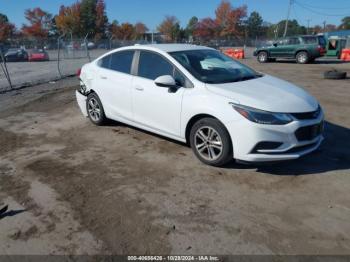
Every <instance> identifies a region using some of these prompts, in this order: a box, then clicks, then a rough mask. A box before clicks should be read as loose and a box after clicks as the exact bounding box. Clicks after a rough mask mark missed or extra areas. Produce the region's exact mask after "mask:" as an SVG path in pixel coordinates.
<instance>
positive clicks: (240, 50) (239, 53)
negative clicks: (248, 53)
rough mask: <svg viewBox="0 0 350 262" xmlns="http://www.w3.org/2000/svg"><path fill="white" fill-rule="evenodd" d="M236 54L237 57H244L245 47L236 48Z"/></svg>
mask: <svg viewBox="0 0 350 262" xmlns="http://www.w3.org/2000/svg"><path fill="white" fill-rule="evenodd" d="M234 56H235V58H236V59H244V49H235V53H234Z"/></svg>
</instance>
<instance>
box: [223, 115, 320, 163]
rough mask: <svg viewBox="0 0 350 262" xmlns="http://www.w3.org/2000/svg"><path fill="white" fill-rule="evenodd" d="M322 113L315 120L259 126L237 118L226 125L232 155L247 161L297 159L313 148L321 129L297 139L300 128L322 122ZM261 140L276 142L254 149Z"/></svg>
mask: <svg viewBox="0 0 350 262" xmlns="http://www.w3.org/2000/svg"><path fill="white" fill-rule="evenodd" d="M323 118H324V116H323V113H322V114H320V116H319V117H318V118H317V119H312V120H295V121H293V122H291V123H289V124H287V125H261V124H256V123H253V122H250V121H249V120H246V119H241V120H239V121H236V122H231V123H229V124H226V126H227V128H228V131H229V133H230V136H231V139H232V144H233V152H234V156H233V157H234V158H235V159H237V160H241V161H247V162H270V161H282V160H292V159H297V158H299V157H301V156H303V155H306V154H308V153H311V152H313V151H315V150H316V149H317V148H319V146H320V145H321V143H322V141H323V139H324V138H323V135H322V132H319V133H318V134H317V135H316V136H312V137H310V139H302V140H301V139H300V138H299V139H298V138H297V135H296V131H297V130H299V129H300V128H302V127H308V126H314V125H322V123H323ZM262 142H279V143H280V145H279V146H278V147H277V148H273V149H263V150H255V149H256V146H257V145H258V144H259V143H262Z"/></svg>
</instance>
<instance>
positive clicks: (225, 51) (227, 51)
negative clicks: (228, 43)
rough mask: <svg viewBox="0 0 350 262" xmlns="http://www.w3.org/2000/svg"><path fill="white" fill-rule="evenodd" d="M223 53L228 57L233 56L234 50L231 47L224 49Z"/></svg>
mask: <svg viewBox="0 0 350 262" xmlns="http://www.w3.org/2000/svg"><path fill="white" fill-rule="evenodd" d="M224 54H225V55H227V56H229V57H232V58H235V50H233V49H232V48H228V49H226V50H224Z"/></svg>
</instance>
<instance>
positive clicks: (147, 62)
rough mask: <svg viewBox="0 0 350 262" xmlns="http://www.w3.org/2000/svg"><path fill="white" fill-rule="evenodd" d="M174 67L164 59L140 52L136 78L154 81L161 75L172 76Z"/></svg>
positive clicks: (153, 54) (156, 55)
mask: <svg viewBox="0 0 350 262" xmlns="http://www.w3.org/2000/svg"><path fill="white" fill-rule="evenodd" d="M173 73H174V66H173V65H172V64H171V63H170V62H168V61H167V60H166V59H164V58H163V57H161V56H160V55H158V54H155V53H152V52H145V51H141V53H140V60H139V70H138V76H141V77H144V78H148V79H151V80H155V79H156V78H157V77H159V76H162V75H171V76H173V75H174V74H173Z"/></svg>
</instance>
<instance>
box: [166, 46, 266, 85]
mask: <svg viewBox="0 0 350 262" xmlns="http://www.w3.org/2000/svg"><path fill="white" fill-rule="evenodd" d="M169 54H170V55H171V56H172V57H173V58H175V59H176V60H177V61H178V62H179V63H180V64H181V65H182V66H183V67H185V68H186V69H187V70H188V71H189V72H190V73H191V74H192V75H193V76H194V77H195V78H197V79H198V80H200V81H202V82H204V83H210V84H223V83H230V82H238V81H245V80H250V79H254V78H257V77H260V76H261V75H259V74H258V73H257V72H255V71H254V70H253V69H251V68H249V67H247V66H245V65H243V64H241V63H239V62H237V61H235V60H233V59H231V58H230V57H228V56H226V55H224V54H222V53H220V52H219V51H216V50H207V49H203V50H191V51H179V52H171V53H169Z"/></svg>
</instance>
